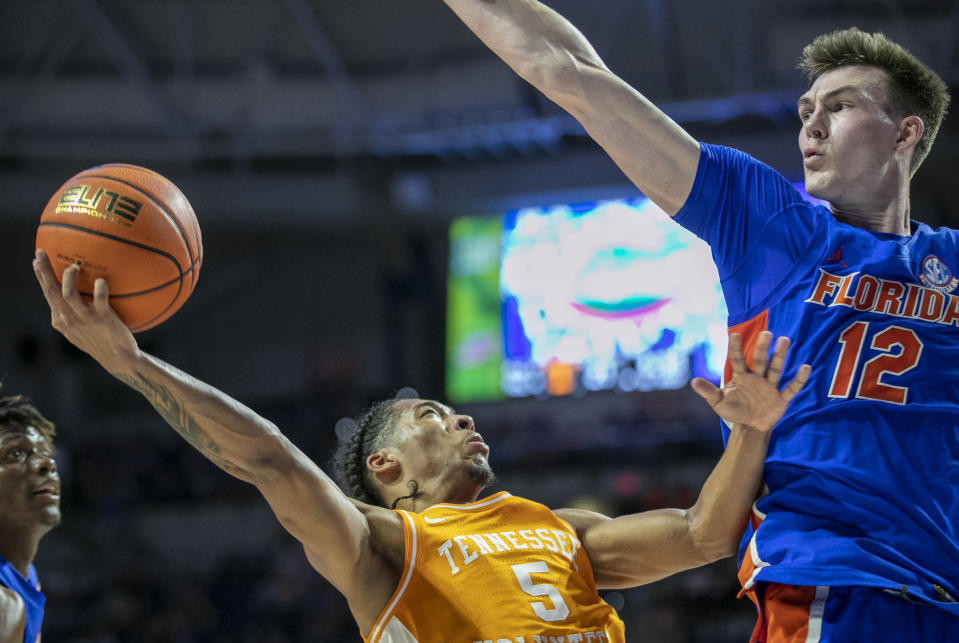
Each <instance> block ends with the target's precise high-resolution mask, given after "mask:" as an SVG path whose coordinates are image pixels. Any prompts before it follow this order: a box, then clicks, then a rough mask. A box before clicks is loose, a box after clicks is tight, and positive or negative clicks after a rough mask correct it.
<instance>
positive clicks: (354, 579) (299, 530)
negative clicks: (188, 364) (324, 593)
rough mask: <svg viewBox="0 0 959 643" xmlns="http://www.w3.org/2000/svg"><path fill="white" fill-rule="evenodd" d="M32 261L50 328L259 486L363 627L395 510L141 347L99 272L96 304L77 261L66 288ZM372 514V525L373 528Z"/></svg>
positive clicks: (381, 577)
mask: <svg viewBox="0 0 959 643" xmlns="http://www.w3.org/2000/svg"><path fill="white" fill-rule="evenodd" d="M33 266H34V272H35V273H36V276H37V280H38V281H39V282H40V285H41V287H42V289H43V294H44V297H45V298H46V300H47V303H48V304H49V305H50V311H51V321H52V324H53V327H54V328H55V329H56V330H58V331H59V332H60V333H62V334H63V336H64V337H66V339H67V340H69V341H70V342H71V343H72V344H74V345H75V346H77V347H78V348H79V349H80V350H82V351H84V352H85V353H87V354H89V355H90V356H91V357H93V359H95V360H96V361H97V362H99V363H100V365H101V366H103V367H104V368H105V369H106V370H107V371H108V372H109V373H111V374H112V375H113V376H114V377H116V378H117V379H119V380H120V381H122V382H124V383H126V384H128V385H129V386H131V387H132V388H133V389H135V390H136V391H138V392H139V393H140V394H142V395H143V396H144V397H145V398H146V399H147V401H149V402H150V404H152V405H153V407H154V408H155V409H156V410H157V411H158V412H159V414H160V415H161V416H162V417H163V419H164V420H166V422H167V423H168V424H169V425H170V426H171V427H173V429H174V430H175V431H176V432H177V433H179V434H180V435H181V436H183V438H184V439H185V440H186V441H187V442H189V443H190V444H191V445H193V446H194V447H195V448H196V449H197V450H198V451H199V452H200V453H202V454H203V455H204V456H205V457H206V458H208V459H209V460H210V461H212V462H213V463H215V464H216V465H217V466H219V467H220V468H222V469H223V470H224V471H226V472H228V473H230V474H231V475H233V476H235V477H237V478H239V479H240V480H244V481H246V482H249V483H251V484H254V485H256V487H257V488H258V489H259V490H260V492H261V493H262V494H263V496H264V498H266V500H267V502H268V503H269V504H270V506H271V507H272V509H273V512H274V513H275V514H276V517H277V518H278V519H279V521H280V523H281V524H282V525H283V526H284V527H285V528H286V529H287V531H289V532H290V533H291V534H292V535H293V536H294V537H296V538H297V539H298V540H299V541H300V542H301V543H303V545H304V548H305V549H306V553H307V557H308V558H309V560H310V562H311V563H312V564H313V566H314V567H315V568H316V570H317V571H318V572H320V573H321V574H322V575H323V576H325V577H326V578H327V580H329V581H330V582H331V583H333V585H334V586H336V588H337V589H339V590H340V591H341V592H342V593H343V595H344V596H345V597H346V598H347V600H348V602H349V604H350V608H351V610H352V612H353V615H354V617H355V618H356V621H357V624H358V625H359V626H360V628H361V629H365V630H367V631H368V628H369V627H370V626H372V624H373V622H374V621H375V619H376V617H377V616H378V615H379V613H380V611H381V610H382V609H383V607H384V606H385V605H386V602H387V601H388V600H389V597H390V595H391V593H392V591H393V589H394V588H395V586H396V581H397V579H398V571H397V570H396V569H395V567H394V566H393V565H392V564H391V563H390V559H391V558H392V559H395V556H386V555H385V554H384V553H383V552H382V547H383V543H379V542H376V543H374V542H373V539H374V538H375V537H380V536H381V535H382V534H388V533H391V532H392V531H396V530H398V531H399V533H400V537H399V539H398V542H399V543H400V546H402V543H403V539H402V529H403V527H402V523H401V522H400V518H399V516H398V515H397V514H394V513H393V512H391V511H388V510H386V509H383V508H380V507H369V508H366V509H365V510H364V511H360V510H359V509H358V508H357V507H356V506H354V504H353V502H351V500H350V499H349V498H347V497H346V495H345V494H343V493H342V492H341V491H340V489H339V487H337V486H336V484H335V483H334V482H333V481H332V480H330V479H329V478H328V477H327V476H326V475H325V474H324V473H323V471H322V470H321V469H320V468H319V467H318V466H317V465H316V464H315V463H314V462H313V461H312V460H310V459H309V458H308V457H307V456H306V455H305V454H304V453H303V452H302V451H300V450H299V449H298V448H297V447H296V446H295V445H293V443H291V442H290V441H289V440H288V439H287V438H286V437H285V436H284V435H283V434H282V433H280V431H279V429H278V428H277V427H276V426H275V425H274V424H273V423H272V422H270V421H269V420H266V419H265V418H262V417H260V416H259V415H257V414H256V413H254V412H253V411H252V410H250V409H249V408H247V407H246V406H244V405H242V404H240V403H239V402H237V401H236V400H234V399H232V398H230V397H229V396H227V395H226V394H224V393H222V392H221V391H219V390H217V389H215V388H213V387H212V386H209V385H207V384H204V383H203V382H201V381H199V380H197V379H196V378H194V377H191V376H190V375H188V374H186V373H184V372H183V371H180V370H178V369H176V368H174V367H173V366H170V365H169V364H167V363H166V362H164V361H162V360H160V359H158V358H156V357H154V356H152V355H150V354H148V353H146V352H144V351H141V350H140V349H139V347H138V346H137V344H136V340H135V339H134V337H133V335H132V334H131V333H130V331H129V329H127V327H126V326H125V325H124V324H123V322H122V321H121V320H120V318H119V317H117V315H116V313H114V312H113V310H112V309H111V308H110V305H109V300H108V296H109V295H108V292H107V285H106V282H105V281H104V280H102V279H99V280H97V282H96V284H95V286H94V293H93V303H92V304H87V303H85V302H84V301H83V300H82V299H81V297H80V295H79V293H78V292H77V287H76V281H77V272H78V270H77V268H76V266H71V267H69V268H67V269H66V270H64V273H63V284H62V286H60V285H59V284H58V283H57V279H56V276H55V275H54V274H53V271H52V269H51V268H50V264H49V261H48V259H47V257H46V255H45V254H44V253H43V252H42V251H38V252H37V257H36V259H35V260H34V262H33ZM371 514H373V515H372V517H371ZM373 522H375V524H377V525H378V527H377V529H376V530H375V533H374V532H372V531H371V527H370V524H371V523H373ZM394 535H395V534H394ZM386 541H387V542H391V543H395V542H397V539H396V538H395V537H393V538H388V539H386ZM377 547H379V550H378V549H377ZM394 554H395V552H394ZM399 559H400V560H402V550H401V551H400V552H399Z"/></svg>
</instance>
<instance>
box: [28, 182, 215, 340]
mask: <svg viewBox="0 0 959 643" xmlns="http://www.w3.org/2000/svg"><path fill="white" fill-rule="evenodd" d="M36 245H37V247H38V248H43V250H44V251H46V253H47V256H49V258H50V264H51V265H52V266H53V270H54V272H55V273H56V275H57V279H58V280H61V281H62V279H63V271H64V269H65V268H66V267H67V266H69V265H71V264H76V265H78V266H79V267H80V273H79V275H78V276H77V289H78V290H79V292H80V295H81V296H82V297H83V298H84V299H85V300H87V301H91V300H92V298H93V284H94V282H96V280H97V279H99V278H101V277H102V278H104V279H106V281H107V285H108V286H109V290H110V306H111V307H112V308H113V310H115V311H116V312H117V314H118V315H119V316H120V319H122V320H123V322H124V323H125V324H126V325H127V327H129V328H130V330H131V331H132V332H134V333H137V332H140V331H144V330H146V329H148V328H153V327H154V326H156V325H157V324H160V323H161V322H163V321H164V320H166V319H169V317H170V316H171V315H173V313H175V312H176V311H177V310H179V309H180V307H181V306H183V304H184V302H186V300H187V298H189V296H190V294H191V293H192V292H193V288H194V286H196V281H197V277H198V276H199V272H200V264H201V263H202V260H203V245H202V241H201V238H200V227H199V225H198V224H197V220H196V215H195V214H194V213H193V208H192V207H191V206H190V202H189V201H187V198H186V197H185V196H184V195H183V193H182V192H181V191H180V189H179V188H177V186H176V185H174V184H173V183H172V182H171V181H169V180H167V179H166V178H165V177H163V176H161V175H160V174H157V173H156V172H154V171H153V170H148V169H147V168H143V167H139V166H136V165H127V164H122V163H111V164H108V165H98V166H97V167H92V168H89V169H87V170H84V171H82V172H80V173H79V174H77V175H75V176H73V177H72V178H70V179H69V180H68V181H67V182H66V183H64V184H63V185H62V186H61V187H60V189H58V190H57V191H56V192H55V193H54V194H53V196H52V197H50V200H49V201H48V202H47V206H46V207H45V208H44V210H43V214H42V215H41V217H40V226H39V227H38V229H37V244H36Z"/></svg>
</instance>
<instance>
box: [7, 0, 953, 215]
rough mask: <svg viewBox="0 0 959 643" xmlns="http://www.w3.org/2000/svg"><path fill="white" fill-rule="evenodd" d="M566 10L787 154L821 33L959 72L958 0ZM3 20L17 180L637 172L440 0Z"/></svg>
mask: <svg viewBox="0 0 959 643" xmlns="http://www.w3.org/2000/svg"><path fill="white" fill-rule="evenodd" d="M549 4H550V5H551V6H553V7H554V8H555V9H557V10H558V11H560V12H561V13H563V14H564V15H566V16H568V17H569V18H570V19H571V20H572V21H573V22H574V23H575V24H577V25H578V26H579V27H580V28H581V29H582V31H583V32H584V33H585V34H586V35H587V37H589V39H590V40H591V41H592V42H593V43H594V45H595V46H596V48H597V50H598V51H599V53H600V54H601V55H602V56H603V58H604V59H605V60H606V62H607V64H608V65H609V66H610V67H611V68H612V69H613V70H614V71H616V72H617V73H618V74H620V75H621V76H623V77H624V78H625V79H626V80H627V81H629V82H630V83H632V84H633V85H634V86H636V87H637V88H639V89H640V90H641V91H643V92H644V93H645V94H646V95H647V96H649V97H650V98H652V99H653V100H654V101H656V102H657V103H658V104H660V105H661V106H663V107H664V109H665V110H666V111H667V112H668V113H669V114H671V115H672V116H673V117H674V118H675V119H676V120H678V121H680V122H681V123H684V124H686V125H687V126H688V127H690V128H691V129H692V130H694V132H695V133H697V134H698V135H706V134H715V135H716V136H718V137H720V138H722V137H724V136H725V137H726V140H729V141H731V142H736V141H737V140H740V139H750V140H753V141H754V144H753V147H754V148H755V149H756V150H757V151H760V150H767V149H768V150H770V152H769V154H770V155H771V156H772V158H769V159H768V160H769V162H771V163H772V164H773V165H776V166H777V167H782V166H784V165H787V164H789V163H794V162H796V160H795V159H794V157H795V154H794V153H793V151H794V143H793V141H794V134H795V127H796V120H795V116H794V111H795V107H794V106H795V97H796V95H797V93H798V91H799V90H800V89H801V83H802V81H801V79H800V78H799V75H798V72H797V71H796V70H795V61H796V58H797V56H798V52H799V50H800V49H801V48H802V45H804V44H805V43H806V42H808V41H809V40H810V39H811V38H812V37H814V36H815V35H817V34H819V33H822V32H824V31H828V30H831V29H834V28H838V27H845V26H849V25H856V26H859V27H860V28H862V29H864V30H870V31H874V30H881V31H884V32H885V33H887V34H888V35H889V36H891V37H893V38H894V39H896V40H898V41H900V42H902V43H903V44H905V45H906V46H907V47H909V48H910V49H911V50H912V51H913V52H914V53H916V54H917V55H918V56H919V57H920V58H922V59H923V60H924V61H926V62H928V63H929V64H930V65H931V66H933V67H934V68H935V69H936V70H937V71H939V72H940V74H941V75H942V76H943V77H944V78H945V79H946V81H947V82H948V83H949V84H950V85H951V86H952V87H954V88H955V87H959V42H957V38H956V34H957V33H959V0H793V1H791V2H769V1H768V0H737V1H731V0H721V1H713V0H675V1H669V0H590V1H588V2H584V1H583V0H552V1H551V2H549ZM0 35H2V37H0V171H2V174H0V187H9V186H10V185H13V184H21V183H22V181H23V180H24V179H25V178H26V177H35V176H43V175H44V173H47V174H49V175H54V176H61V175H62V174H63V172H64V171H66V170H67V168H76V169H79V168H82V167H85V166H86V165H91V164H95V163H99V162H106V161H114V160H127V161H130V162H137V163H140V164H145V165H151V166H154V167H160V168H170V170H169V171H172V172H174V173H176V172H182V173H184V174H186V173H189V174H190V176H191V177H192V180H196V181H200V180H201V178H200V177H201V176H207V175H210V176H215V175H216V174H217V173H218V172H219V173H222V172H224V171H226V172H231V173H233V174H236V173H241V174H243V173H246V174H248V175H256V176H257V177H261V176H262V175H263V174H264V173H265V174H268V175H270V176H271V177H272V179H271V180H273V181H274V182H278V183H276V185H283V180H284V178H287V177H298V176H301V175H302V174H304V173H305V174H309V175H310V176H314V177H317V178H318V179H319V180H327V181H328V183H327V184H324V185H325V187H324V189H325V190H326V191H327V192H328V193H330V194H331V195H332V196H331V199H332V203H334V204H336V203H340V202H339V201H337V198H340V199H341V200H342V203H340V205H339V206H334V207H333V209H336V208H337V207H339V208H340V209H341V210H344V211H348V210H349V209H350V208H352V207H355V206H356V204H355V203H354V201H355V199H356V198H357V197H356V195H355V194H350V191H351V190H354V191H355V188H351V187H350V184H351V183H355V182H356V181H357V176H359V178H360V180H361V181H363V180H378V179H377V177H379V178H383V177H384V176H386V178H383V180H384V181H385V183H384V185H385V187H384V188H383V189H384V190H385V191H386V192H389V193H390V194H392V195H393V198H394V199H398V200H399V201H400V202H401V203H400V205H403V204H404V203H405V204H406V205H407V206H409V208H410V209H417V208H419V209H430V208H432V207H436V206H437V204H440V205H442V203H443V195H442V192H443V187H442V186H443V185H444V181H445V182H446V183H449V185H450V188H449V189H450V190H454V187H453V186H458V188H456V189H458V191H459V192H461V193H462V192H464V190H465V193H466V194H469V193H470V190H472V191H473V192H475V193H476V194H480V193H484V192H487V191H489V190H493V189H495V188H497V187H498V188H500V189H512V191H513V192H514V193H521V192H523V191H526V190H540V189H544V188H545V187H546V186H544V185H541V183H542V182H543V181H546V182H547V183H548V182H549V177H554V178H555V177H556V176H558V175H563V176H567V177H570V176H572V177H577V180H579V181H581V182H583V183H584V184H585V183H589V184H595V185H602V184H617V183H622V182H623V179H622V177H621V176H619V175H618V174H617V173H616V171H615V168H612V167H611V166H610V164H608V163H606V162H605V161H597V159H599V158H601V156H602V155H601V154H598V152H597V150H595V149H594V147H593V146H591V145H590V143H589V142H588V140H587V139H586V138H585V135H584V134H583V132H582V130H581V128H580V127H579V126H578V125H577V124H576V123H575V122H574V121H573V120H572V119H571V118H569V117H568V116H566V115H565V114H564V113H562V112H561V111H560V110H558V109H557V108H556V107H555V106H554V105H552V104H551V103H549V102H548V101H547V100H546V99H544V98H543V97H542V96H541V95H539V94H538V93H537V92H536V91H535V90H533V89H532V88H530V87H529V86H528V85H526V84H525V83H524V82H522V81H521V80H519V79H518V78H517V77H516V76H515V75H514V74H513V73H512V72H511V71H510V70H509V69H508V68H507V67H506V66H505V65H504V64H502V63H501V62H500V61H499V60H498V59H496V58H495V57H494V56H492V55H491V54H490V53H489V52H488V51H487V50H486V49H485V48H484V47H483V46H482V44H481V43H479V41H478V40H477V39H476V38H475V37H474V36H473V35H472V34H471V33H469V32H468V31H467V30H466V29H465V28H464V27H463V26H462V25H461V24H460V23H459V22H458V21H457V19H456V18H455V17H454V16H453V15H452V13H451V12H450V11H449V10H448V9H447V8H446V7H445V5H444V4H443V3H442V2H441V1H440V0H324V1H319V0H256V1H254V0H2V1H0ZM952 121H955V117H954V116H953V118H952ZM956 129H957V128H956V127H955V126H952V129H951V130H947V131H946V134H947V135H948V136H951V137H953V138H955V132H956ZM719 142H725V141H723V140H720V141H719ZM950 143H951V145H949V147H950V149H956V148H959V146H957V145H955V141H951V142H950ZM748 146H749V144H747V147H748ZM772 150H776V151H772ZM957 153H959V152H956V151H951V152H949V156H948V157H946V153H942V154H941V155H942V156H943V158H947V159H948V160H950V161H952V160H955V157H956V154H957ZM764 160H766V159H765V158H764ZM504 166H505V167H507V168H515V170H516V172H517V173H520V174H522V175H523V176H524V177H528V181H526V180H520V179H516V178H510V179H507V180H505V182H504V179H503V172H502V169H503V168H504ZM597 166H598V168H599V169H597ZM344 167H347V168H350V170H349V173H348V174H349V176H344V175H343V168H344ZM953 167H954V164H953ZM357 168H360V169H359V170H357ZM370 168H373V169H370ZM444 172H445V173H446V174H444ZM371 174H372V175H373V178H372V179H371V178H370V175H371ZM387 175H388V176H387ZM538 175H542V178H541V179H539V182H537V181H538V179H537V176H538ZM424 177H425V178H424ZM444 177H445V178H444ZM494 177H496V178H494ZM51 180H52V179H51ZM204 180H205V179H204ZM257 180H261V179H259V178H258V179H257ZM464 183H465V184H466V185H467V187H466V188H462V186H463V185H464ZM42 184H43V185H46V184H45V183H42ZM229 185H230V182H229V181H220V182H219V183H217V181H216V179H215V178H210V179H209V180H208V181H206V183H204V185H202V186H200V185H198V186H197V189H198V190H201V191H202V190H206V191H207V192H208V193H209V194H210V195H211V197H212V196H213V193H215V192H216V193H220V192H222V193H225V192H226V191H228V190H229V189H230V188H229V187H228V186H229ZM471 185H472V187H470V186H471ZM336 194H341V196H340V197H337V196H336ZM291 202H292V201H291Z"/></svg>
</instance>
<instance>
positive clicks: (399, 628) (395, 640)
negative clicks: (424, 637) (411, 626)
mask: <svg viewBox="0 0 959 643" xmlns="http://www.w3.org/2000/svg"><path fill="white" fill-rule="evenodd" d="M380 641H381V642H382V643H418V641H417V640H416V637H415V636H413V634H411V633H410V631H409V630H408V629H406V626H405V625H403V622H402V621H401V620H400V619H398V618H396V617H395V616H394V617H393V618H391V619H390V622H389V623H387V625H386V627H385V628H384V629H383V636H382V637H381V638H380Z"/></svg>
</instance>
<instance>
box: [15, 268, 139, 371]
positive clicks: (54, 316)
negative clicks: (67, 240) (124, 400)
mask: <svg viewBox="0 0 959 643" xmlns="http://www.w3.org/2000/svg"><path fill="white" fill-rule="evenodd" d="M33 272H34V274H36V276H37V281H39V282H40V288H41V289H42V290H43V296H44V298H45V299H46V300H47V303H48V304H49V305H50V323H51V324H52V325H53V327H54V328H55V329H56V330H58V331H59V332H60V333H61V334H63V336H64V337H65V338H66V339H67V341H69V342H70V343H71V344H73V345H74V346H76V347H77V348H79V349H80V350H82V351H83V352H85V353H87V354H89V355H90V356H91V357H93V358H94V359H95V360H97V361H98V362H99V363H100V364H101V365H102V366H103V367H104V368H105V369H107V371H109V372H111V373H117V372H119V371H121V370H123V366H124V363H125V360H126V359H127V358H129V357H130V356H132V355H133V354H135V353H136V351H137V344H136V340H134V339H133V334H132V333H131V332H130V329H129V328H127V326H126V324H124V323H123V320H121V319H120V317H119V316H117V314H116V312H114V310H113V309H112V308H111V307H110V301H109V295H110V293H109V290H108V288H107V282H106V280H105V279H97V281H96V282H95V283H94V286H93V302H92V303H90V304H88V303H87V302H85V301H84V300H83V298H82V297H81V296H80V293H79V292H78V291H77V276H78V275H79V272H80V269H79V268H78V267H77V266H68V267H67V268H66V269H65V270H64V271H63V283H62V285H61V284H60V283H58V281H57V276H56V275H55V274H54V272H53V268H52V267H51V266H50V260H49V259H48V257H47V255H46V253H45V252H44V251H43V250H39V249H38V250H37V251H36V255H35V257H34V260H33Z"/></svg>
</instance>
